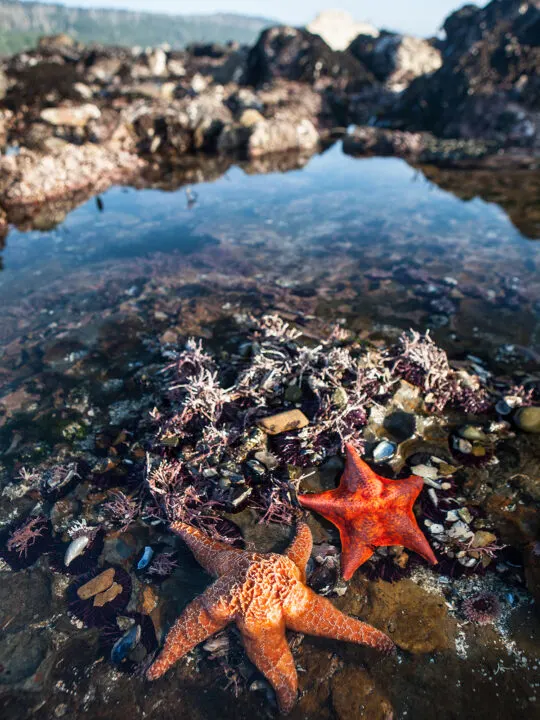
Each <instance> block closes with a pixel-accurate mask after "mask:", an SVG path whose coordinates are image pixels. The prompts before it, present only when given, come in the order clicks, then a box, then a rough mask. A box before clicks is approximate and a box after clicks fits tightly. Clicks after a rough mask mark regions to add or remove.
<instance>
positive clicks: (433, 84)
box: [389, 0, 540, 147]
mask: <svg viewBox="0 0 540 720" xmlns="http://www.w3.org/2000/svg"><path fill="white" fill-rule="evenodd" d="M444 29H445V31H446V41H445V43H444V45H443V65H442V67H441V68H440V69H439V70H437V71H436V72H435V73H433V74H432V75H431V76H425V77H420V78H418V79H417V80H415V81H414V82H413V83H412V84H411V85H410V87H409V88H408V89H407V90H406V92H405V93H404V94H403V97H402V98H401V101H400V103H399V104H398V106H397V107H396V108H395V109H394V111H393V112H392V113H391V114H390V115H389V119H390V120H392V121H394V123H397V124H398V125H399V126H401V127H407V128H408V129H412V130H430V131H432V132H434V133H435V134H437V135H441V136H443V137H462V138H485V139H489V140H493V141H495V142H497V143H499V144H501V145H518V146H524V147H538V146H540V132H539V127H538V117H539V114H538V111H539V109H540V74H539V73H538V68H539V67H540V5H539V3H538V2H537V1H530V2H526V1H525V0H493V1H492V2H491V3H490V4H489V5H487V6H486V7H485V8H483V9H480V8H477V7H474V6H471V5H468V6H465V7H464V8H462V9H461V10H458V11H457V12H455V13H453V14H452V15H451V16H450V17H449V18H448V19H447V20H446V22H445V24H444Z"/></svg>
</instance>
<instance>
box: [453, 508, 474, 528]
mask: <svg viewBox="0 0 540 720" xmlns="http://www.w3.org/2000/svg"><path fill="white" fill-rule="evenodd" d="M457 512H458V515H459V517H460V518H461V519H462V520H463V522H465V523H467V524H469V523H471V522H472V521H473V516H472V515H471V513H470V510H469V508H466V507H464V508H460V509H459V510H458V511H457Z"/></svg>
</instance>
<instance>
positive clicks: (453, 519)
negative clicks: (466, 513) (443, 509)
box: [446, 510, 459, 523]
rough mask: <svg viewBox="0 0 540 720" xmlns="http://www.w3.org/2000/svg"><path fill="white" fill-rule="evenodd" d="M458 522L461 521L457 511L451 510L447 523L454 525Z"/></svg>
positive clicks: (447, 515) (448, 513) (447, 514)
mask: <svg viewBox="0 0 540 720" xmlns="http://www.w3.org/2000/svg"><path fill="white" fill-rule="evenodd" d="M458 520H459V515H458V513H457V510H449V511H448V512H447V513H446V521H447V522H451V523H454V522H457V521H458Z"/></svg>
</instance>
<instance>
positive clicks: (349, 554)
mask: <svg viewBox="0 0 540 720" xmlns="http://www.w3.org/2000/svg"><path fill="white" fill-rule="evenodd" d="M345 450H346V454H347V458H346V462H345V471H344V473H343V475H342V476H341V481H340V483H339V487H337V488H336V489H335V490H328V491H327V492H323V493H318V494H316V495H299V496H298V499H299V501H300V503H301V504H302V505H303V506H304V507H306V508H309V509H310V510H315V512H318V513H319V514H320V515H322V516H323V517H325V518H326V519H327V520H329V521H330V522H331V523H333V524H334V525H335V526H336V527H337V528H338V530H339V535H340V537H341V548H342V562H341V564H342V570H343V577H344V578H345V580H349V579H350V578H351V577H352V576H353V574H354V571H355V570H356V569H357V568H359V567H360V565H362V563H364V562H366V560H368V559H369V558H370V557H371V556H372V555H373V552H374V551H375V548H376V547H382V546H385V545H403V546H404V547H406V548H408V549H409V550H414V551H415V552H417V553H418V554H419V555H422V557H423V558H425V559H426V560H427V561H428V562H430V563H432V564H433V565H435V564H436V562H437V559H436V557H435V555H434V554H433V550H432V549H431V548H430V546H429V543H428V541H427V540H426V538H425V537H424V535H423V534H422V531H421V530H420V528H419V527H418V523H417V522H416V518H415V517H414V514H413V510H412V508H413V505H414V501H415V500H416V498H417V497H418V495H419V493H420V491H421V490H422V486H423V484H424V481H423V480H422V478H421V477H418V476H416V475H411V476H410V477H408V478H404V479H403V480H388V479H387V478H384V477H381V476H380V475H377V473H376V472H374V471H373V470H372V469H371V468H370V467H369V465H367V463H365V462H364V461H363V460H362V459H361V458H360V456H359V455H358V453H357V452H356V450H355V449H354V447H353V446H352V445H349V444H347V445H346V446H345Z"/></svg>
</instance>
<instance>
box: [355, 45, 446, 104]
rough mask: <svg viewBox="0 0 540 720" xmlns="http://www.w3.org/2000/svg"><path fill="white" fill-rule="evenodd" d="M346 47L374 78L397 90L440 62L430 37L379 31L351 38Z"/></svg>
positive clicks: (435, 68) (406, 85) (431, 70)
mask: <svg viewBox="0 0 540 720" xmlns="http://www.w3.org/2000/svg"><path fill="white" fill-rule="evenodd" d="M349 49H350V51H351V53H352V54H353V55H354V56H355V57H356V58H357V59H358V60H360V61H361V62H362V63H363V64H364V65H365V66H366V68H367V69H368V70H369V71H370V72H372V73H373V75H374V76H375V77H376V78H377V80H379V81H380V82H383V83H385V84H386V86H387V87H388V88H389V89H391V90H393V91H396V92H400V91H401V90H404V89H405V88H406V87H408V85H409V84H410V83H411V82H412V80H414V79H415V78H417V77H419V76H420V75H425V74H426V73H431V72H433V71H435V70H438V69H439V68H440V67H441V65H442V59H441V53H440V51H439V50H438V49H437V48H435V47H433V45H432V44H431V43H430V42H429V40H424V39H423V38H417V37H412V36H410V35H399V34H397V33H389V32H382V33H381V34H380V35H379V36H378V37H373V36H371V34H369V35H366V34H362V35H359V37H357V38H356V39H355V40H353V42H352V43H351V45H350V47H349Z"/></svg>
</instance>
